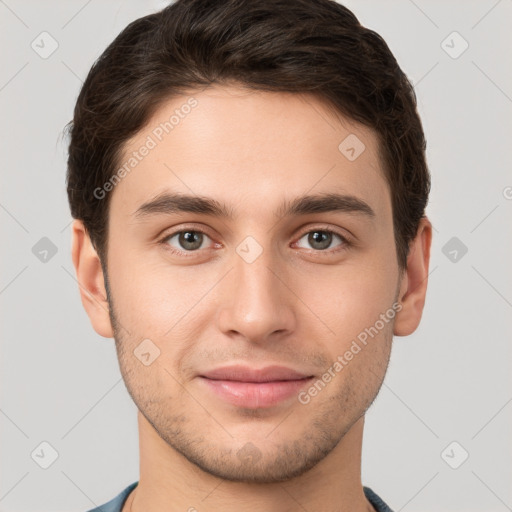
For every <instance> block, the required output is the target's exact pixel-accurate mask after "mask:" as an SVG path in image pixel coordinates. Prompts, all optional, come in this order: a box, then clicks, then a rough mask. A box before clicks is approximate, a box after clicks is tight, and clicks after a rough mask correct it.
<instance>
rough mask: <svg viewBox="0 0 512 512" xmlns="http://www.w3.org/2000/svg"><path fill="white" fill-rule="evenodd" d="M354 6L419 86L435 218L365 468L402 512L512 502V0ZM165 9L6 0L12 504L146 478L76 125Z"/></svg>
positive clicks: (4, 164)
mask: <svg viewBox="0 0 512 512" xmlns="http://www.w3.org/2000/svg"><path fill="white" fill-rule="evenodd" d="M345 5H347V7H349V8H350V9H351V10H353V12H354V13H355V14H356V16H357V17H358V18H359V19H360V21H361V23H362V24H364V25H366V26H368V27H369V28H372V29H373V30H375V31H377V32H378V33H379V34H381V35H382V36H383V37H384V39H385V40H386V41H387V43H388V44H389V46H390V48H391V50H392V51H393V53H394V54H395V56H396V58H397V60H398V62H399V64H400V65H401V67H402V69H403V70H404V71H405V73H406V74H407V75H408V76H409V78H410V79H411V81H412V82H413V84H414V86H415V90H416V94H417V97H418V103H419V111H420V115H421V117H422V120H423V125H424V129H425V133H426V137H427V143H428V154H427V156H428V162H429V166H430V169H431V173H432V180H433V186H432V194H431V199H430V203H429V206H428V209H427V213H428V215H429V217H430V219H431V220H432V222H433V225H434V229H435V232H434V239H433V247H432V259H431V274H430V281H429V289H428V293H427V303H426V307H425V311H424V316H423V320H422V323H421V326H420V327H419V329H418V330H417V331H416V332H415V333H414V334H413V335H411V336H409V337H397V338H395V341H394V347H393V352H392V356H391V364H390V367H389V372H388V374H387V377H386V379H385V382H384V384H383V386H382V390H381V392H380V395H379V396H378V398H377V400H376V401H375V403H374V404H373V406H372V408H371V409H370V411H369V412H368V414H367V417H366V430H365V438H364V443H363V461H362V463H363V466H362V467H363V469H362V480H363V483H364V484H365V485H368V486H370V487H372V488H373V489H374V490H375V491H376V492H377V493H378V494H380V495H381V496H382V498H383V499H384V500H385V501H386V502H388V503H389V505H390V506H391V507H392V508H393V509H394V510H395V511H406V512H417V511H433V510H436V511H439V512H441V511H450V512H457V511H461V512H462V511H464V512H468V511H486V512H494V511H495V512H501V511H505V510H512V486H511V485H510V482H512V464H511V460H512V436H511V435H510V432H511V427H512V403H511V401H512V386H511V367H512V358H511V355H512V348H511V334H512V326H511V320H510V319H511V312H512V286H511V285H512V272H511V270H510V268H511V265H510V262H511V261H512V258H511V253H512V242H511V239H512V237H511V213H512V188H511V187H512V173H511V169H512V166H511V164H512V153H511V151H510V147H511V144H510V140H511V136H512V66H511V60H510V54H511V50H512V36H511V30H510V28H511V26H512V1H510V0H501V1H496V0H480V1H474V0H473V1H464V2H460V1H446V0H443V1H426V0H416V1H412V0H393V1H376V0H373V1H370V0H350V1H347V2H345ZM163 6H164V2H157V1H140V0H139V1H136V0H126V1H122V0H115V1H114V0H112V1H99V0H92V1H91V0H89V1H86V0H69V1H66V2H63V1H61V2H57V1H55V0H51V1H50V0H47V1H45V2H38V1H35V0H30V1H29V0H23V1H21V0H5V1H3V0H2V1H0V37H1V47H2V65H1V67H0V107H1V112H2V115H1V120H0V123H1V127H2V131H1V134H2V136H1V138H0V142H1V153H0V156H1V173H2V184H1V187H0V222H1V237H2V238H1V240H2V244H1V247H2V260H1V274H0V307H1V369H0V378H1V382H0V393H1V404H0V428H1V457H0V471H1V481H0V510H1V511H2V512H7V511H9V512H32V511H39V512H43V511H45V512H49V511H52V512H64V511H67V512H71V511H74V512H79V511H85V510H88V509H89V508H92V507H93V506H95V505H100V504H102V503H104V502H106V501H108V500H110V499H111V498H113V497H114V496H115V495H117V494H118V493H119V492H120V491H121V490H122V489H124V488H125V487H126V486H127V485H128V484H130V483H132V482H134V481H136V480H138V462H139V460H138V457H139V455H138V436H137V425H136V408H135V406H134V404H133V403H132V401H131V399H130V397H129V395H128V393H127V391H126V388H125V386H124V383H123V381H122V379H121V375H120V372H119V367H118V363H117V358H116V354H115V349H114V341H113V340H111V339H104V338H101V337H100V336H98V335H97V334H96V333H95V332H94V330H93V329H92V327H91V325H90V323H89V320H88V318H87V316H86V314H85V312H84V310H83V308H82V305H81V302H80V298H79V293H78V285H77V283H76V281H75V277H74V269H73V266H72V262H71V257H70V234H71V230H70V222H71V216H70V213H69V208H68V204H67V197H66V192H65V171H66V164H65V162H66V157H67V156H66V140H63V138H62V130H63V128H64V126H65V124H66V123H67V122H68V121H69V120H70V119H71V117H72V112H73V107H74V103H75V100H76V97H77V94H78V92H79V89H80V86H81V83H82V81H83V79H84V78H85V76H86V75H87V73H88V71H89V69H90V67H91V65H92V64H93V62H94V60H95V59H96V58H97V57H99V55H100V54H101V53H102V52H103V50H104V49H105V48H106V46H107V45H108V44H109V43H110V42H111V41H112V39H113V38H114V37H115V36H116V35H117V34H118V33H119V32H120V31H121V30H122V29H123V28H124V27H125V26H126V25H127V24H128V23H129V22H130V21H132V20H134V19H135V18H138V17H140V16H142V15H145V14H149V13H151V12H154V11H156V10H158V9H160V8H162V7H163ZM43 32H45V33H46V34H42V33H43ZM41 40H43V43H41ZM56 45H58V46H56ZM466 46H467V48H466ZM52 51H53V53H51V52H52ZM45 52H46V53H45ZM47 53H51V54H50V55H47ZM45 251H46V252H45ZM41 443H44V444H41ZM38 454H39V457H38ZM42 454H44V457H43V455H42ZM43 459H44V460H43ZM52 459H55V460H54V461H53V463H52V464H51V465H50V466H49V467H48V468H46V469H44V468H43V467H41V464H43V465H44V464H45V463H50V462H52ZM45 461H46V462H45ZM312 512H313V511H312ZM315 512H316V511H315Z"/></svg>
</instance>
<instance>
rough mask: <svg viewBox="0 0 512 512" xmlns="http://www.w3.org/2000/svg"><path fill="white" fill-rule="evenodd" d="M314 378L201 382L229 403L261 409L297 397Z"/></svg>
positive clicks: (205, 380) (209, 380) (203, 379)
mask: <svg viewBox="0 0 512 512" xmlns="http://www.w3.org/2000/svg"><path fill="white" fill-rule="evenodd" d="M312 379H313V377H309V378H306V379H301V380H284V381H273V382H239V381H233V380H213V379H208V378H206V377H201V380H202V381H203V382H205V384H206V385H207V386H208V387H209V389H211V390H212V391H213V392H214V393H216V394H217V395H218V396H220V397H221V398H222V399H224V400H226V401H227V402H230V403H232V404H233V405H237V406H239V407H248V408H251V409H259V408H263V407H271V406H273V405H277V404H279V403H280V402H282V401H284V400H286V399H288V398H290V397H292V396H294V395H297V393H298V392H299V391H300V390H301V389H302V388H303V387H304V386H306V385H307V384H309V383H310V382H311V380H312Z"/></svg>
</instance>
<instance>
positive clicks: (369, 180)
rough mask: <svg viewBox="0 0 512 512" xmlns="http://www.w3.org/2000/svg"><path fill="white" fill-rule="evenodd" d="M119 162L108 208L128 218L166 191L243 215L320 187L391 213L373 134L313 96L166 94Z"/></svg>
mask: <svg viewBox="0 0 512 512" xmlns="http://www.w3.org/2000/svg"><path fill="white" fill-rule="evenodd" d="M118 168H119V169H121V168H123V169H124V171H125V172H123V173H122V174H123V177H122V179H120V180H119V182H118V183H117V184H116V186H115V188H114V190H113V192H112V193H113V197H112V203H111V210H112V211H114V210H116V209H117V208H121V209H122V210H124V211H125V213H126V214H128V211H129V212H130V213H132V212H133V211H135V210H136V208H137V207H138V206H140V204H142V203H144V202H146V201H148V200H149V199H151V198H153V197H155V196H156V195H158V194H159V193H162V192H165V191H169V190H171V191H177V192H181V193H187V194H195V195H200V196H208V197H215V199H217V200H219V201H221V202H223V203H225V204H228V205H230V208H232V210H233V212H234V213H235V214H239V216H243V215H244V214H246V215H252V216H254V214H255V213H259V214H260V215H261V214H263V212H264V210H266V209H267V208H269V209H271V208H273V205H274V206H275V208H276V209H277V208H278V207H279V206H281V203H282V201H283V199H284V200H286V201H290V200H293V198H294V197H297V196H302V195H305V194H307V193H309V194H317V193H326V192H333V193H340V194H350V195H354V196H356V197H359V198H360V199H362V200H364V201H365V202H368V203H370V204H371V205H372V208H373V209H374V211H376V212H380V214H384V213H388V214H390V209H391V206H390V195H389V190H388V187H387V183H386V180H385V178H384V174H383V170H382V168H381V164H380V159H379V155H378V141H377V137H376V135H375V133H374V132H373V131H372V130H371V129H369V128H367V127H365V126H363V125H361V124H359V123H356V122H354V121H352V120H350V119H347V118H345V117H344V116H342V115H341V114H334V113H333V110H332V109H330V108H329V107H328V106H327V105H326V104H325V103H323V102H322V101H320V100H318V99H317V98H316V97H313V96H311V95H300V94H295V93H281V92H266V91H265V92H264V91H251V90H247V89H242V88H240V87H235V86H229V87H227V86H224V87H220V86H212V87H209V88H207V89H205V90H202V91H194V92H191V93H190V95H183V96H177V97H174V98H171V99H169V100H168V101H166V102H164V103H163V104H161V105H160V107H159V108H158V109H157V111H156V112H155V113H154V115H153V116H152V117H151V118H150V119H149V121H148V123H147V124H146V126H145V127H144V128H143V129H141V130H140V131H139V132H138V133H137V134H136V135H135V136H134V137H132V138H131V139H130V140H129V141H128V142H127V143H126V145H125V147H124V151H123V154H122V157H121V161H120V162H119V165H118ZM263 205H265V207H264V209H262V206H263ZM260 220H262V218H261V216H260Z"/></svg>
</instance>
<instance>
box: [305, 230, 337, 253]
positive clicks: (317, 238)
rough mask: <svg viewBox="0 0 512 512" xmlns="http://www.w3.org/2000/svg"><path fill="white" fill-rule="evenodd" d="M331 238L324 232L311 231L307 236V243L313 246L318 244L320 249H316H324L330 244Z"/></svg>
mask: <svg viewBox="0 0 512 512" xmlns="http://www.w3.org/2000/svg"><path fill="white" fill-rule="evenodd" d="M331 236H332V235H331V233H326V232H325V231H313V232H312V233H310V235H309V243H310V244H311V245H313V246H314V244H320V247H318V246H317V248H318V249H325V248H326V247H329V245H330V243H331Z"/></svg>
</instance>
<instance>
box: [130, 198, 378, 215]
mask: <svg viewBox="0 0 512 512" xmlns="http://www.w3.org/2000/svg"><path fill="white" fill-rule="evenodd" d="M182 212H188V213H199V214H203V215H210V216H214V217H220V218H223V219H228V220H233V218H234V212H233V210H232V209H230V208H228V207H227V206H226V205H225V204H223V203H220V202H218V201H217V200H215V199H212V198H209V197H202V196H194V195H187V194H180V193H170V192H163V193H161V194H159V195H158V196H156V197H155V198H153V199H151V200H150V201H148V202H146V203H144V204H142V205H141V206H140V207H139V208H137V210H136V211H135V212H134V213H133V215H134V216H135V217H136V218H146V217H150V216H153V215H159V214H160V215H161V214H173V213H182ZM326 212H344V213H355V214H360V215H363V216H365V217H367V218H369V219H373V218H375V216H376V215H375V212H374V211H373V209H372V208H371V207H370V205H369V204H367V203H366V202H365V201H363V200H362V199H359V198H357V197H355V196H352V195H345V194H334V193H325V194H316V195H306V196H300V197H297V198H295V199H293V200H291V201H290V200H288V201H285V202H284V203H283V204H282V205H281V207H280V208H279V209H278V210H277V211H276V213H275V215H276V216H278V217H285V216H299V215H308V214H312V213H326Z"/></svg>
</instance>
